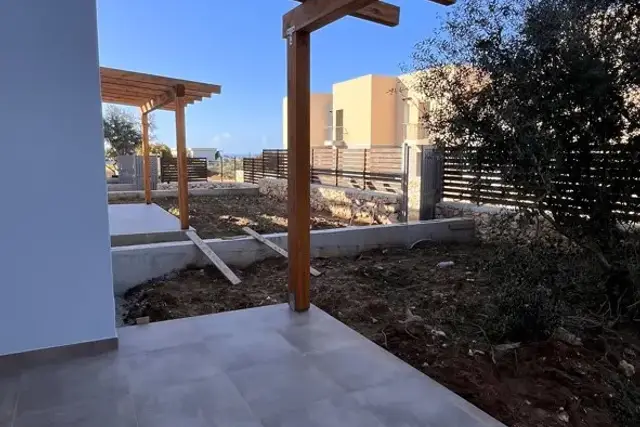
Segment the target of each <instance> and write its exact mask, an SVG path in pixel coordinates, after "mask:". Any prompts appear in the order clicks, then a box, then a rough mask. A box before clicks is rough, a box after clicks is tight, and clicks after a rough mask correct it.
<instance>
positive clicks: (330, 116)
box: [324, 106, 333, 141]
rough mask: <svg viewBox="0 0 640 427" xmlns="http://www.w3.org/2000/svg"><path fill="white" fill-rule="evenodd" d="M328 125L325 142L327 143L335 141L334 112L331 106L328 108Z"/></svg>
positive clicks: (325, 130) (325, 131)
mask: <svg viewBox="0 0 640 427" xmlns="http://www.w3.org/2000/svg"><path fill="white" fill-rule="evenodd" d="M326 123H327V125H326V126H325V128H324V140H325V141H333V110H332V109H331V106H329V108H327V119H326Z"/></svg>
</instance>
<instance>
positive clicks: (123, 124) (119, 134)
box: [102, 107, 142, 159]
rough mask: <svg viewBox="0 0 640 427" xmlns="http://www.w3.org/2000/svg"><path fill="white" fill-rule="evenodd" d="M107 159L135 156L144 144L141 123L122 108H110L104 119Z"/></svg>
mask: <svg viewBox="0 0 640 427" xmlns="http://www.w3.org/2000/svg"><path fill="white" fill-rule="evenodd" d="M102 127H103V130H104V139H105V142H106V144H107V157H108V158H112V159H113V158H115V157H117V156H119V155H127V154H135V152H136V150H137V149H138V148H139V147H140V145H141V144H142V134H141V132H140V122H139V121H137V120H136V119H135V118H134V117H133V116H132V115H131V114H129V113H127V111H125V110H123V109H122V108H117V107H109V108H108V109H107V110H106V112H105V114H104V117H103V119H102Z"/></svg>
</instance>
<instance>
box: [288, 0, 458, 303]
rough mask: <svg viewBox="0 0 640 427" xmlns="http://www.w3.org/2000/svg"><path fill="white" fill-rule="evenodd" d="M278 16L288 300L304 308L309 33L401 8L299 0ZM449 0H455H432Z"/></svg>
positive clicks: (387, 15) (449, 0) (364, 1)
mask: <svg viewBox="0 0 640 427" xmlns="http://www.w3.org/2000/svg"><path fill="white" fill-rule="evenodd" d="M298 1H299V2H301V3H302V4H301V5H299V6H297V7H295V8H294V9H292V10H290V11H289V12H287V13H286V14H285V15H284V16H283V18H282V35H283V37H284V38H286V39H287V97H288V100H287V132H288V134H287V150H288V155H289V161H288V165H289V166H288V167H289V171H288V193H287V197H288V211H289V218H288V221H289V225H288V236H287V239H288V252H289V306H290V307H291V308H292V309H293V310H295V311H305V310H308V309H309V306H310V300H309V282H310V277H309V266H310V262H311V259H310V258H311V257H310V253H311V251H310V240H311V239H310V233H309V226H310V219H309V216H310V199H309V198H310V170H309V159H310V95H309V93H310V86H311V81H310V77H309V76H310V56H311V50H310V39H311V33H312V32H314V31H315V30H318V29H320V28H322V27H324V26H326V25H328V24H330V23H332V22H334V21H337V20H338V19H341V18H342V17H344V16H347V15H352V16H355V17H357V18H360V19H364V20H367V21H372V22H376V23H379V24H383V25H387V26H390V27H393V26H396V25H398V23H399V22H400V8H398V7H397V6H394V5H391V4H387V3H384V2H382V1H376V0H298ZM431 1H434V2H436V3H440V4H446V5H450V4H453V3H455V0H431Z"/></svg>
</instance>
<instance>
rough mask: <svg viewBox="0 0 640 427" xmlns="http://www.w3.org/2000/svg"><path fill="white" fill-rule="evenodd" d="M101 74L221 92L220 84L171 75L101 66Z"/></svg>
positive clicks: (168, 85)
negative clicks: (172, 76) (177, 77)
mask: <svg viewBox="0 0 640 427" xmlns="http://www.w3.org/2000/svg"><path fill="white" fill-rule="evenodd" d="M100 76H101V78H105V77H109V78H112V79H117V80H120V81H122V82H126V83H127V84H131V83H133V82H141V83H153V84H157V85H166V86H167V87H173V86H175V85H177V84H181V85H183V86H185V87H189V89H190V90H197V91H202V92H209V93H215V94H219V93H220V92H221V87H220V85H214V84H209V83H202V82H194V81H191V80H183V79H174V78H171V77H164V76H158V75H154V74H146V73H139V72H137V71H126V70H117V69H114V68H107V67H100Z"/></svg>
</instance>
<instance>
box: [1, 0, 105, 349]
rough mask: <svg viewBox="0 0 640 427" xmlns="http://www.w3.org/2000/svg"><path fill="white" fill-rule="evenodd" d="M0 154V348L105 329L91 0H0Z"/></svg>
mask: <svg viewBox="0 0 640 427" xmlns="http://www.w3.org/2000/svg"><path fill="white" fill-rule="evenodd" d="M0 153H2V157H1V158H2V166H1V167H0V185H1V186H2V191H3V194H4V196H3V197H2V201H0V206H1V208H0V355H4V354H11V353H18V352H24V351H28V350H35V349H40V348H46V347H57V346H63V345H69V344H76V343H80V342H87V341H96V340H101V339H107V338H114V337H115V336H116V331H115V324H114V301H113V283H112V276H111V253H110V243H109V226H108V217H107V192H106V180H105V171H104V148H103V138H102V119H101V106H100V83H99V71H98V41H97V23H96V5H95V1H94V0H59V1H52V0H1V1H0ZM55 183H58V184H57V185H61V183H64V184H63V185H61V186H63V187H64V188H65V191H64V192H62V191H50V188H51V187H52V186H53V185H54V184H55Z"/></svg>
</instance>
